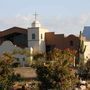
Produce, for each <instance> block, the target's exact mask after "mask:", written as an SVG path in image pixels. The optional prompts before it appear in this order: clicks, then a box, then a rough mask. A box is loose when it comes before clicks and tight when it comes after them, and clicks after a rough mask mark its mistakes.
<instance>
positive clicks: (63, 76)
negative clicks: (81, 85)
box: [35, 49, 75, 90]
mask: <svg viewBox="0 0 90 90" xmlns="http://www.w3.org/2000/svg"><path fill="white" fill-rule="evenodd" d="M48 55H49V56H47V57H48V60H49V61H48V60H47V61H46V62H37V63H36V64H35V66H36V72H37V75H38V79H39V80H40V81H41V87H42V89H45V90H47V89H57V90H67V89H68V88H70V87H72V86H73V85H74V83H75V75H74V70H73V69H72V68H71V67H70V66H71V63H72V62H73V61H74V55H73V54H72V53H71V52H70V50H64V51H62V50H59V49H54V50H53V51H51V52H50V53H49V54H48Z"/></svg>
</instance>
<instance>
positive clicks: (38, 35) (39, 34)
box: [28, 13, 48, 53]
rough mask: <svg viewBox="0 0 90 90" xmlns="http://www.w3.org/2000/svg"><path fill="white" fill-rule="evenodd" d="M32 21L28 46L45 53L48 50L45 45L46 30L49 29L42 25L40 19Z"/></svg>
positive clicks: (37, 51)
mask: <svg viewBox="0 0 90 90" xmlns="http://www.w3.org/2000/svg"><path fill="white" fill-rule="evenodd" d="M36 15H37V14H36V13H35V21H34V22H32V24H31V27H30V28H28V48H31V47H32V48H33V52H34V53H44V52H46V46H45V32H47V31H48V30H47V29H44V28H42V27H41V24H40V22H39V21H37V20H36Z"/></svg>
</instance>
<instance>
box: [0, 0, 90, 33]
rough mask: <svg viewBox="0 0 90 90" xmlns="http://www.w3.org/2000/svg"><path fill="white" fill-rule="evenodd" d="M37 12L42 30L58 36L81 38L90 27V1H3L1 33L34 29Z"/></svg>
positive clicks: (1, 7)
mask: <svg viewBox="0 0 90 90" xmlns="http://www.w3.org/2000/svg"><path fill="white" fill-rule="evenodd" d="M35 11H36V12H37V13H38V14H39V15H38V17H37V18H38V20H39V21H40V22H41V24H42V26H43V27H46V28H48V29H49V31H54V32H56V33H60V34H61V33H65V34H66V35H67V34H70V33H73V34H76V35H77V34H79V31H80V30H81V31H82V30H83V28H84V26H85V25H88V26H90V0H0V30H4V29H7V28H10V27H13V26H19V27H25V28H28V27H30V25H31V23H32V22H33V20H34V16H33V14H34V12H35Z"/></svg>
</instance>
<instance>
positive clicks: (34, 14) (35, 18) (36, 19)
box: [34, 12, 38, 21]
mask: <svg viewBox="0 0 90 90" xmlns="http://www.w3.org/2000/svg"><path fill="white" fill-rule="evenodd" d="M34 16H35V21H36V20H37V16H38V14H37V13H36V12H35V14H34Z"/></svg>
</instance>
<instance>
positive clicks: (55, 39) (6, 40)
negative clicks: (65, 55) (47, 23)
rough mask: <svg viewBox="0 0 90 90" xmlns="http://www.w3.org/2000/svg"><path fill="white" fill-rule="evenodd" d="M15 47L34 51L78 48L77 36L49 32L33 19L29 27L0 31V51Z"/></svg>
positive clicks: (10, 49)
mask: <svg viewBox="0 0 90 90" xmlns="http://www.w3.org/2000/svg"><path fill="white" fill-rule="evenodd" d="M16 47H17V48H29V49H30V48H32V49H33V52H34V53H44V52H48V51H50V50H52V49H54V48H58V49H61V50H64V49H66V48H69V49H71V50H78V48H79V38H78V37H77V36H75V35H69V36H67V37H65V36H64V34H55V33H54V32H49V31H48V29H45V28H43V27H42V26H41V24H40V22H39V21H37V20H35V21H33V22H32V24H31V27H30V28H27V29H25V28H20V27H12V28H9V29H7V30H4V31H1V32H0V53H3V52H5V51H7V52H8V51H13V50H14V49H15V48H16Z"/></svg>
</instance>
